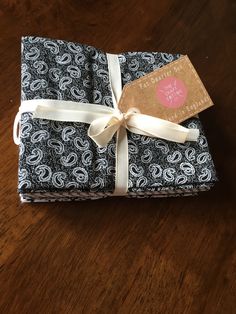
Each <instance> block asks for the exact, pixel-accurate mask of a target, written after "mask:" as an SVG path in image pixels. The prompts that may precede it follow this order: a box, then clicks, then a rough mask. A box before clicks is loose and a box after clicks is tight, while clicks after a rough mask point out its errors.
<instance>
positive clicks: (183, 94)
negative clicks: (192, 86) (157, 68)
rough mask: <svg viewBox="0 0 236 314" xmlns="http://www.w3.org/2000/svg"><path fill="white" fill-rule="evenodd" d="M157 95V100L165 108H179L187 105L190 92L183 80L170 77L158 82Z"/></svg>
mask: <svg viewBox="0 0 236 314" xmlns="http://www.w3.org/2000/svg"><path fill="white" fill-rule="evenodd" d="M156 93H157V94H156V95H157V99H158V100H159V102H160V103H161V104H162V105H163V106H165V107H167V108H179V107H181V106H182V105H183V104H184V103H185V100H186V98H187V94H188V90H187V87H186V86H185V84H184V82H183V81H182V80H180V79H178V78H177V77H174V76H169V77H166V78H164V79H163V80H161V81H160V82H158V84H157V90H156Z"/></svg>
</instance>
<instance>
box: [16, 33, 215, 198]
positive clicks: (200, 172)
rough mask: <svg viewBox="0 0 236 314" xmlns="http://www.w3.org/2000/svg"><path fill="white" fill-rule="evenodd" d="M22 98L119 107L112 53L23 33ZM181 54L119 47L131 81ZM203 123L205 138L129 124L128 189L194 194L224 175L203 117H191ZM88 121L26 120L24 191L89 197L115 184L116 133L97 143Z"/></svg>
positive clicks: (25, 194) (196, 124) (193, 124)
mask: <svg viewBox="0 0 236 314" xmlns="http://www.w3.org/2000/svg"><path fill="white" fill-rule="evenodd" d="M22 46H23V50H22V66H21V69H22V76H21V88H22V99H24V100H27V99H34V98H37V99H41V98H44V99H63V100H71V101H80V102H84V103H95V104H101V105H104V106H109V107H112V106H113V103H112V95H111V88H110V82H109V75H108V65H107V58H106V54H105V53H104V52H102V51H101V50H99V49H96V48H94V47H91V46H87V45H81V44H78V43H72V42H66V41H63V40H52V39H47V38H41V37H23V38H22ZM179 57H180V55H178V54H173V55H172V54H167V53H158V52H127V53H121V54H119V55H118V58H119V62H120V68H121V76H122V84H123V86H124V85H125V84H126V83H128V82H130V81H133V80H135V79H137V78H139V77H141V76H143V75H145V74H147V73H150V72H152V71H153V70H155V69H157V68H160V67H161V66H163V65H165V64H167V63H169V62H171V61H173V60H176V59H178V58H179ZM183 125H184V126H186V127H190V128H199V129H200V137H199V140H198V142H196V143H194V142H187V143H186V144H176V143H173V142H168V141H165V140H161V139H154V138H149V137H146V136H141V135H138V134H131V133H130V132H128V142H129V189H128V196H130V197H135V196H139V197H142V196H158V195H161V196H163V195H170V196H172V195H181V194H183V195H188V194H192V193H195V192H197V191H198V190H204V189H208V188H209V187H210V186H211V185H213V183H214V182H215V181H216V180H217V179H216V174H215V170H214V164H213V161H212V158H211V155H210V153H209V148H208V144H207V140H206V137H205V135H204V131H203V129H202V125H201V122H200V120H199V119H198V118H191V119H188V120H187V121H185V122H184V123H183ZM87 129H88V125H86V124H84V123H78V122H77V123H72V122H57V121H48V120H43V119H32V114H31V113H24V114H22V117H21V127H20V141H21V143H20V157H19V185H18V189H19V192H20V194H21V196H22V198H23V199H25V200H28V201H34V200H56V199H60V200H72V199H75V200H81V199H87V198H99V197H105V196H106V195H110V194H111V193H112V192H113V190H114V176H115V151H116V145H115V138H113V139H112V140H111V142H110V143H109V144H108V145H107V147H105V148H98V147H96V145H95V143H94V142H93V141H92V140H91V139H90V138H89V137H88V136H87Z"/></svg>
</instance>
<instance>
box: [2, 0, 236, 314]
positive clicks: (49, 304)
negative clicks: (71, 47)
mask: <svg viewBox="0 0 236 314" xmlns="http://www.w3.org/2000/svg"><path fill="white" fill-rule="evenodd" d="M235 4H236V3H235V1H227V0H225V1H222V0H210V1H195V0H189V1H171V0H168V1H156V0H152V1H150V0H145V1H141V0H140V1H137V0H136V1H133V0H129V1H113V2H111V1H71V0H68V1H62V0H58V1H56V0H50V1H44V0H42V1H39V0H32V1H30V0H27V1H25V0H22V1H16V0H1V1H0V77H1V78H0V110H1V126H0V132H1V145H0V148H1V154H0V158H1V205H0V313H4V314H5V313H16V314H18V313H142V314H143V313H181V314H182V313H191V314H192V313H207V314H208V313H214V314H215V313H222V314H229V313H236V206H235V205H236V202H235V200H236V199H235V194H236V179H235V175H236V160H235V155H236V105H235V93H234V92H235V77H236V73H235V69H236V63H235V53H236V51H235V44H236V37H235V31H236V27H235V26H236V25H235V16H236V14H235V13H236V12H235ZM22 35H39V36H45V37H51V38H56V39H65V40H71V41H78V42H80V43H86V44H90V45H94V46H96V47H98V48H101V49H103V50H105V51H107V52H113V53H118V52H122V51H137V50H139V51H165V52H181V53H183V54H188V56H189V57H190V59H191V60H192V62H193V64H194V65H195V67H196V69H197V71H198V73H199V74H200V77H201V78H202V80H203V82H204V84H205V86H206V87H207V90H208V92H209V94H210V95H211V97H212V99H213V101H214V103H215V106H214V107H212V108H210V109H208V110H206V111H204V112H203V113H201V114H200V116H201V119H202V121H203V123H204V126H205V130H206V133H207V136H208V141H209V145H210V147H211V152H212V155H213V158H214V161H215V164H216V167H217V171H218V175H219V178H220V182H219V183H218V184H217V186H216V187H215V188H214V189H213V190H212V191H210V192H207V193H203V194H201V195H199V196H198V197H189V198H172V199H141V200H140V199H139V200H135V199H132V200H129V199H125V198H117V199H115V198H111V199H104V200H98V201H85V202H74V203H54V204H26V205H22V204H21V203H20V201H19V198H18V195H17V158H18V147H16V146H15V145H14V144H13V141H12V124H13V119H14V115H15V114H16V112H17V108H18V106H19V101H20V37H21V36H22Z"/></svg>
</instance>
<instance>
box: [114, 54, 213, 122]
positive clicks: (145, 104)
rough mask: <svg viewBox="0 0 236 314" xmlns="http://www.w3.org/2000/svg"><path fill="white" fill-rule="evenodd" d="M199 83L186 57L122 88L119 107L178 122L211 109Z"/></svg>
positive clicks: (210, 103) (125, 110) (204, 90)
mask: <svg viewBox="0 0 236 314" xmlns="http://www.w3.org/2000/svg"><path fill="white" fill-rule="evenodd" d="M212 105H213V103H212V100H211V98H210V96H209V95H208V93H207V91H206V89H205V87H204V85H203V83H202V81H201V80H200V78H199V76H198V74H197V72H196V70H195V69H194V67H193V65H192V63H191V62H190V60H189V58H188V57H187V56H183V57H181V58H180V59H178V60H176V61H173V62H171V63H169V64H167V65H165V66H163V67H162V68H160V69H157V70H155V71H153V72H151V73H149V74H146V75H144V76H143V77H141V78H139V79H137V80H135V81H133V82H131V83H128V84H126V85H125V86H124V89H123V91H122V95H121V98H120V101H119V103H118V107H119V109H120V110H121V111H122V112H127V111H128V109H129V108H133V107H134V108H137V109H139V111H140V113H142V114H147V115H151V116H154V117H157V118H161V119H165V120H168V121H171V122H175V123H180V122H182V121H184V120H186V119H188V118H190V117H192V116H194V115H196V114H197V113H199V112H200V111H203V110H204V109H206V108H208V107H210V106H212Z"/></svg>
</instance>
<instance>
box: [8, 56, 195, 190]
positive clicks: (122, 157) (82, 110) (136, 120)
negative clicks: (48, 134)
mask: <svg viewBox="0 0 236 314" xmlns="http://www.w3.org/2000/svg"><path fill="white" fill-rule="evenodd" d="M107 58H108V69H109V78H110V84H111V91H112V98H113V103H114V108H110V107H105V106H102V105H98V104H90V103H81V102H73V101H64V100H52V99H33V100H26V101H22V103H21V106H20V108H19V112H18V114H17V115H16V118H15V122H14V128H13V138H14V142H15V143H16V144H19V136H18V135H17V126H18V123H19V119H20V115H21V113H23V112H33V118H42V119H49V120H55V121H71V122H84V123H88V124H90V126H89V129H88V136H89V137H90V138H91V139H92V140H93V141H94V142H95V143H96V144H97V145H98V146H99V147H104V146H106V145H107V144H108V143H109V142H110V140H111V139H112V137H113V136H114V134H115V133H116V176H115V190H114V193H113V195H124V194H126V193H127V190H128V175H129V156H128V138H127V131H126V129H127V130H129V131H130V132H133V133H136V134H141V135H146V136H149V137H155V138H162V139H165V140H169V141H174V142H177V143H184V142H185V141H196V140H197V138H198V136H199V130H198V129H188V128H185V127H183V126H181V125H179V124H176V123H172V122H169V121H166V120H162V119H159V118H155V117H152V116H149V115H144V114H142V113H140V112H139V111H138V110H137V109H136V108H131V109H130V110H129V111H128V112H125V113H123V112H121V111H120V110H119V109H118V107H117V103H118V101H119V98H120V95H121V91H122V88H121V76H120V67H119V60H118V57H117V55H113V54H107Z"/></svg>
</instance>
